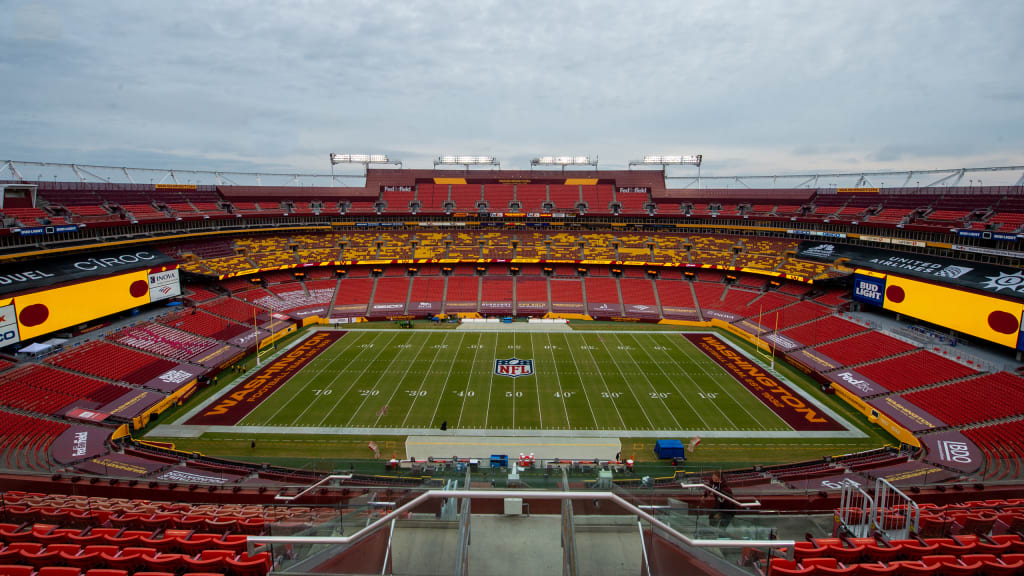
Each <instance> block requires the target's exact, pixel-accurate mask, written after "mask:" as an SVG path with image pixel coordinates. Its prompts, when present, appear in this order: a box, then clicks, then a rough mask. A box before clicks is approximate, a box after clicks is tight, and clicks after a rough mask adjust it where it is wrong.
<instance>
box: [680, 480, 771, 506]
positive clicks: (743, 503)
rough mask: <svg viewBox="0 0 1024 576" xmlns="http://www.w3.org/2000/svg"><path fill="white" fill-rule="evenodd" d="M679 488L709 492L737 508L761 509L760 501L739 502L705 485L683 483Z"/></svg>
mask: <svg viewBox="0 0 1024 576" xmlns="http://www.w3.org/2000/svg"><path fill="white" fill-rule="evenodd" d="M679 486H680V487H682V488H703V489H705V490H707V491H708V492H711V493H712V494H715V495H717V496H721V497H722V498H725V499H726V500H728V501H729V502H732V503H733V504H735V505H737V506H739V507H740V508H760V507H761V501H760V500H754V501H753V502H740V501H739V500H737V499H735V498H733V497H732V496H730V495H728V494H726V493H725V492H721V491H719V490H716V489H714V488H712V487H711V486H708V485H707V484H686V483H683V484H680V485H679Z"/></svg>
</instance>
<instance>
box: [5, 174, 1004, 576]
mask: <svg viewBox="0 0 1024 576" xmlns="http://www.w3.org/2000/svg"><path fill="white" fill-rule="evenodd" d="M702 162H703V158H702V157H701V156H700V155H692V156H684V155H679V156H643V157H642V158H641V159H640V160H636V161H634V162H630V163H629V165H628V167H627V168H626V169H604V168H600V167H599V166H598V164H597V160H596V158H593V159H592V158H590V157H582V156H540V157H537V158H535V159H533V161H532V162H531V163H530V168H529V169H505V168H502V167H501V166H500V163H499V160H498V159H497V158H494V157H491V156H444V155H442V156H438V157H437V158H436V160H435V161H434V166H433V167H432V168H407V167H405V166H404V165H402V163H401V162H400V161H398V160H396V159H394V158H389V157H387V156H385V155H358V154H332V155H331V156H330V166H331V173H330V174H327V173H323V174H298V175H291V174H287V175H286V174H256V173H241V172H230V171H221V172H218V171H204V170H197V169H185V170H155V169H148V168H121V167H116V168H115V167H108V166H95V165H80V164H55V163H41V162H23V161H15V160H11V161H5V162H3V163H2V164H0V187H2V189H3V195H2V198H0V215H2V218H3V220H2V224H3V228H0V260H2V263H3V264H2V268H0V324H2V325H3V327H2V330H0V346H2V348H0V358H2V359H0V420H2V422H3V426H2V428H0V430H2V434H0V459H2V464H0V468H2V469H3V471H2V474H0V493H2V502H0V522H2V524H0V542H2V543H3V546H2V548H0V574H23V575H25V576H31V575H32V574H35V573H38V574H39V575H40V576H57V575H63V576H76V575H78V574H86V575H87V576H121V575H124V576H127V575H128V574H133V573H134V574H140V573H160V574H182V573H214V574H226V575H239V576H250V575H251V576H257V575H264V574H268V573H270V572H273V573H282V574H285V573H296V574H297V573H303V574H305V573H335V574H370V573H373V574H450V573H455V574H468V573H470V572H475V573H512V572H516V573H518V572H527V573H556V572H558V571H561V572H562V573H563V574H634V573H635V574H679V573H686V574H771V573H775V574H811V573H835V574H840V573H841V574H874V573H878V574H883V573H884V574H1021V573H1024V568H1022V567H1024V534H1022V530H1024V499H1022V495H1024V490H1022V486H1024V479H1022V476H1024V470H1022V469H1021V458H1022V456H1024V445H1022V443H1021V437H1022V435H1024V377H1022V376H1021V370H1020V369H1021V367H1022V364H1021V362H1020V360H1021V351H1022V350H1024V337H1022V324H1021V321H1022V314H1024V298H1022V297H1021V292H1022V291H1024V281H1022V278H1024V272H1022V271H1021V265H1022V262H1024V259H1022V256H1024V251H1021V249H1020V247H1019V245H1018V243H1019V242H1020V241H1021V238H1022V232H1021V231H1022V227H1024V167H1021V166H998V167H982V168H967V169H948V170H926V171H914V172H910V171H906V172H898V171H887V172H857V173H814V172H805V173H801V174H794V175H787V176H781V177H780V176H728V177H725V176H701V174H700V171H699V170H700V166H701V164H702ZM36 174H39V176H35V175H36ZM982 178H984V179H985V180H986V181H987V182H990V183H989V184H984V185H983V184H982V183H981V182H982ZM147 181H148V182H150V183H149V184H142V183H141V182H147ZM994 181H1005V182H1006V184H1005V185H1003V184H999V185H994V184H991V182H994ZM183 182H184V183H183ZM885 182H889V183H892V182H902V184H901V185H899V186H892V185H889V186H886V185H885V184H884V183H885ZM922 183H923V184H922ZM471 535H472V536H474V538H470V536H471ZM526 550H528V551H529V552H528V553H524V551H526ZM442 551H443V552H442Z"/></svg>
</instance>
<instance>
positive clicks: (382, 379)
mask: <svg viewBox="0 0 1024 576" xmlns="http://www.w3.org/2000/svg"><path fill="white" fill-rule="evenodd" d="M391 339H392V340H394V338H393V337H392V338H391ZM423 341H424V342H426V338H424V339H423ZM420 348H421V349H422V346H420ZM418 353H419V352H417V354H418ZM399 356H401V353H398V352H396V353H395V355H394V356H392V357H391V361H390V362H388V365H387V366H385V367H384V369H383V370H381V371H380V376H378V377H377V381H376V382H374V383H373V386H372V387H370V391H371V392H372V391H373V390H376V389H377V386H380V383H381V382H383V381H384V377H385V376H387V375H388V370H391V366H392V365H394V363H395V360H398V357H399ZM369 399H370V394H367V395H366V396H363V401H362V402H360V403H359V406H356V410H355V412H353V413H352V415H351V416H349V417H348V422H345V426H346V427H347V426H348V425H350V424H351V423H352V420H354V419H355V417H356V415H358V414H359V412H360V411H361V410H362V409H363V406H365V405H366V401H367V400H369Z"/></svg>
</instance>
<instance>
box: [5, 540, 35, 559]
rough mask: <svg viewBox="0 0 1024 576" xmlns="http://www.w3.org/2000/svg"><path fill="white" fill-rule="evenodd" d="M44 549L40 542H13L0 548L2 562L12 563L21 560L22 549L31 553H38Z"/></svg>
mask: <svg viewBox="0 0 1024 576" xmlns="http://www.w3.org/2000/svg"><path fill="white" fill-rule="evenodd" d="M42 549H43V545H42V544H40V543H39V542H11V543H10V544H8V545H7V547H6V548H4V549H3V550H0V564H12V563H18V562H20V561H21V558H22V556H21V553H22V551H24V552H27V553H29V554H38V553H39V551H40V550H42Z"/></svg>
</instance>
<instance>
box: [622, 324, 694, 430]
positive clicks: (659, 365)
mask: <svg viewBox="0 0 1024 576" xmlns="http://www.w3.org/2000/svg"><path fill="white" fill-rule="evenodd" d="M632 336H633V340H636V344H637V346H640V348H641V349H643V351H644V354H646V355H647V357H648V358H650V359H651V362H653V363H654V365H655V366H657V367H658V370H659V371H660V372H661V375H662V376H664V377H665V379H666V380H668V381H669V382H670V383H671V384H672V388H673V389H675V391H676V394H679V397H680V398H682V399H683V402H686V405H687V406H689V407H690V410H693V413H694V415H696V416H697V418H698V419H699V420H700V423H701V424H703V425H704V426H705V427H708V423H707V422H706V421H705V420H704V418H703V417H702V416H701V415H700V411H699V410H697V408H696V407H695V406H694V405H693V404H692V403H691V402H690V399H689V398H687V397H686V396H687V395H686V394H683V392H682V390H680V389H679V386H678V385H676V381H675V380H673V379H672V377H671V376H669V375H668V374H667V373H666V372H665V369H664V368H662V367H661V362H658V361H657V360H655V359H654V356H651V353H650V352H648V351H647V348H645V347H644V346H643V345H642V344H640V339H639V338H637V337H636V334H633V335H632ZM673 417H675V416H673ZM676 422H677V423H678V420H676Z"/></svg>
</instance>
